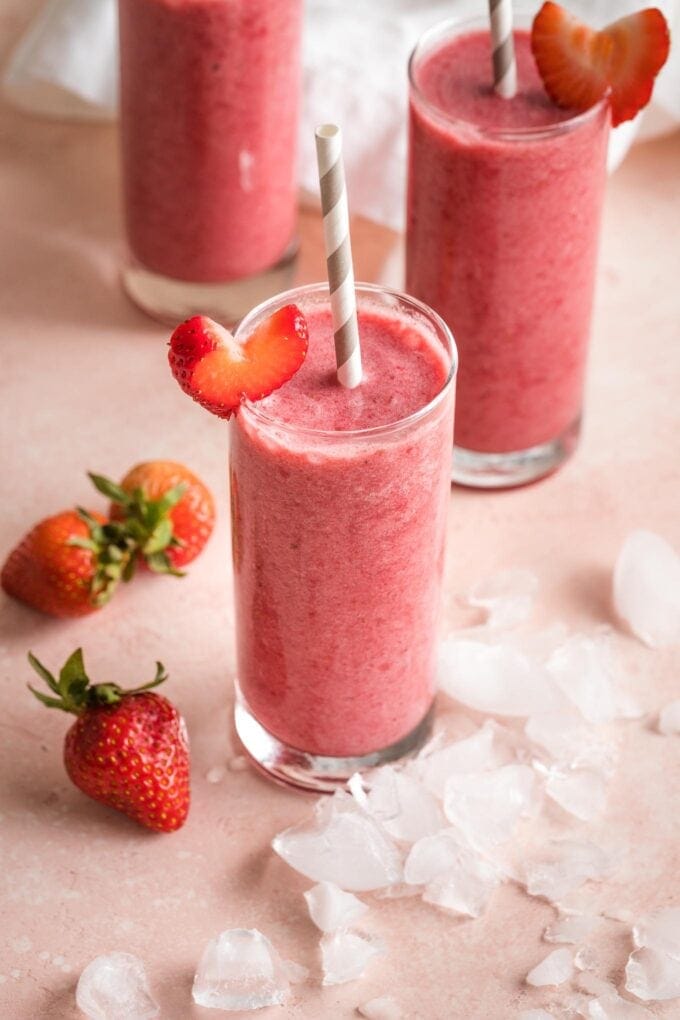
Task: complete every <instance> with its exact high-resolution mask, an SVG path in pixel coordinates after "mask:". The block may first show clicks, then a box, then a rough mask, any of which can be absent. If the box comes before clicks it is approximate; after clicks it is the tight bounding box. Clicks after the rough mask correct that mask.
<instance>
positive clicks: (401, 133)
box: [3, 0, 680, 230]
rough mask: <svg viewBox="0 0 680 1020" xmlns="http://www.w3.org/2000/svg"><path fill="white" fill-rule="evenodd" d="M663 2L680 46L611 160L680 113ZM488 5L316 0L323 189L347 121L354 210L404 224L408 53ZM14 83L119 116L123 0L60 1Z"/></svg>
mask: <svg viewBox="0 0 680 1020" xmlns="http://www.w3.org/2000/svg"><path fill="white" fill-rule="evenodd" d="M656 2H657V3H658V5H659V7H661V8H662V9H663V10H664V13H665V14H666V16H667V17H668V19H669V21H670V22H671V26H672V30H673V27H674V28H675V46H674V48H673V49H672V50H671V57H670V59H669V62H668V64H667V66H666V67H665V68H664V70H663V71H662V73H661V75H660V76H659V79H658V81H657V84H656V88H655V92H654V101H653V103H652V105H651V107H650V108H649V110H647V111H645V112H644V114H643V115H641V116H639V117H637V118H636V119H635V121H633V122H632V123H630V124H624V125H622V127H621V128H617V130H616V131H614V132H613V133H612V147H611V150H610V168H612V167H614V166H616V165H618V163H619V162H620V161H621V159H623V157H624V156H625V153H626V152H627V150H628V147H629V146H630V144H631V143H632V141H633V139H634V137H635V135H636V134H637V133H638V131H639V134H640V137H649V135H650V134H657V133H664V132H667V131H669V130H673V129H674V128H676V127H677V126H678V123H680V0H656ZM567 3H568V6H569V9H570V10H574V12H575V13H577V14H580V15H581V16H582V17H584V18H585V19H587V20H588V21H590V22H591V23H592V24H596V25H597V24H606V23H607V22H608V21H611V20H613V19H614V18H616V17H621V16H622V15H624V14H626V13H629V12H630V11H632V10H635V9H636V7H640V6H643V4H642V2H641V0H567ZM534 6H535V5H534ZM484 9H486V0H307V5H306V12H305V39H304V86H305V101H304V111H303V117H302V125H301V135H300V173H299V181H300V184H301V186H302V187H304V188H305V189H306V190H307V191H309V192H310V194H312V195H316V193H317V190H318V186H317V180H316V157H315V153H314V127H315V125H316V124H318V123H321V122H323V121H336V122H337V123H339V124H341V125H342V126H343V131H344V139H345V164H346V170H347V178H348V187H349V193H350V201H351V206H352V210H353V211H354V212H356V213H360V214H362V215H364V216H367V217H369V218H370V219H373V220H376V221H377V222H379V223H383V224H385V225H387V226H390V227H393V228H395V229H397V230H401V229H402V227H403V219H404V184H405V176H406V120H407V116H406V110H407V80H406V62H407V59H408V55H409V53H410V51H411V49H412V48H413V45H414V43H415V41H416V40H417V38H418V36H419V35H420V33H421V32H422V31H424V30H425V29H426V28H428V27H429V26H430V25H433V24H434V23H435V22H437V21H439V20H441V19H442V18H446V17H452V16H457V17H460V16H468V15H472V14H476V13H480V12H481V11H482V10H484ZM3 85H4V90H5V93H6V95H7V96H8V97H9V98H10V99H12V100H13V101H14V102H15V103H16V104H17V105H19V106H21V107H22V108H23V109H25V110H28V111H31V112H34V113H39V114H43V115H48V116H53V117H62V118H63V117H71V118H78V117H79V118H89V119H92V118H99V119H109V118H111V117H112V116H114V115H115V109H116V96H117V32H116V0H50V2H49V3H48V4H47V6H46V7H45V9H44V10H43V11H42V13H41V14H40V15H39V16H38V18H37V19H36V20H35V21H34V23H33V24H32V25H31V26H30V27H29V29H28V32H27V33H26V35H25V36H24V37H23V39H21V40H20V42H19V44H18V46H17V47H16V49H15V51H14V53H13V55H12V57H11V59H10V62H9V65H8V67H7V70H6V72H5V75H4V80H3ZM642 121H644V123H643V124H642V126H641V122H642Z"/></svg>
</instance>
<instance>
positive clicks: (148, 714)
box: [28, 648, 190, 832]
mask: <svg viewBox="0 0 680 1020" xmlns="http://www.w3.org/2000/svg"><path fill="white" fill-rule="evenodd" d="M28 659H29V662H30V663H31V666H32V667H33V669H34V670H35V671H36V673H38V674H39V675H40V676H41V677H42V678H43V680H45V682H46V683H47V685H48V687H49V688H50V690H51V692H52V694H51V695H47V694H43V693H42V692H41V691H36V690H35V689H34V688H33V687H31V686H30V684H29V688H30V690H31V691H32V692H33V694H35V696H36V698H38V699H39V700H40V701H41V702H42V703H43V704H44V705H47V706H48V707H50V708H60V709H62V710H63V711H64V712H72V713H73V714H74V715H76V716H78V718H77V720H76V721H75V722H74V724H73V726H71V728H70V730H69V731H68V733H67V734H66V738H65V741H64V764H65V766H66V771H67V772H68V775H69V777H70V779H71V781H72V782H73V783H74V784H75V785H76V786H77V787H78V789H79V790H82V791H83V793H86V794H87V795H88V797H92V798H93V799H94V800H98V801H100V802H101V803H102V804H107V805H108V806H109V807H112V808H115V809H116V810H117V811H122V812H123V814H126V815H129V817H130V818H133V819H134V820H135V821H136V822H139V823H140V825H145V826H146V827H147V828H149V829H155V830H156V831H158V832H174V830H175V829H179V828H181V827H182V825H184V822H185V821H186V818H187V815H188V813H189V796H190V794H189V741H188V737H187V732H186V726H185V725H184V720H183V719H182V717H181V715H180V714H179V713H178V712H177V709H176V708H175V707H174V706H173V705H171V704H170V702H169V701H168V700H167V699H166V698H163V697H162V696H161V695H159V694H150V693H148V692H149V691H150V690H151V688H153V687H157V686H158V685H159V684H161V683H163V682H164V681H165V680H167V675H166V673H165V670H164V669H163V666H162V665H161V663H160V662H157V663H156V676H155V677H154V679H153V680H152V681H151V682H150V683H148V684H145V685H144V686H142V687H137V688H135V689H134V690H131V691H125V690H123V689H122V688H120V687H119V686H118V684H91V683H90V680H89V677H88V676H87V673H86V672H85V666H84V664H83V653H82V650H81V649H80V648H78V649H77V650H76V651H75V652H74V653H73V654H72V655H71V656H70V657H69V659H67V661H66V663H65V664H64V666H63V668H62V669H61V672H60V673H59V679H58V680H57V679H55V677H54V676H53V675H52V674H51V673H50V672H49V670H47V669H45V667H44V666H43V665H42V663H40V662H39V661H38V660H37V659H36V658H35V656H34V655H32V654H31V653H29V656H28Z"/></svg>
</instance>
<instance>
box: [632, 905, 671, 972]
mask: <svg viewBox="0 0 680 1020" xmlns="http://www.w3.org/2000/svg"><path fill="white" fill-rule="evenodd" d="M633 941H634V942H635V945H636V946H638V947H639V948H642V947H646V948H648V949H656V950H658V952H660V953H666V955H667V956H672V957H673V959H674V960H680V907H665V908H664V909H663V910H656V911H654V913H653V914H648V915H647V917H643V918H642V919H641V920H640V921H638V922H637V924H635V925H634V926H633Z"/></svg>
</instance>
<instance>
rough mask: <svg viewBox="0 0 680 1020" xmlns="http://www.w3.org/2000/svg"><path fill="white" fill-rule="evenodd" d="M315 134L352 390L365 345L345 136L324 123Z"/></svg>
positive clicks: (342, 376)
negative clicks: (359, 314)
mask: <svg viewBox="0 0 680 1020" xmlns="http://www.w3.org/2000/svg"><path fill="white" fill-rule="evenodd" d="M315 134H316V158H317V162H318V164H319V187H320V189H321V209H322V211H323V236H324V245H325V249H326V271H327V273H328V288H329V290H330V295H331V313H332V316H333V333H334V336H335V362H336V365H337V368H338V382H340V383H341V384H342V385H343V386H346V387H347V389H350V390H351V389H354V387H355V386H358V385H359V383H360V382H361V347H360V346H359V325H358V323H357V299H356V294H355V292H354V268H353V266H352V246H351V244H350V238H349V210H348V207H347V188H346V187H345V169H344V166H343V162H342V135H341V133H340V128H339V127H338V126H337V125H336V124H322V125H321V126H320V127H318V128H317V129H316V133H315Z"/></svg>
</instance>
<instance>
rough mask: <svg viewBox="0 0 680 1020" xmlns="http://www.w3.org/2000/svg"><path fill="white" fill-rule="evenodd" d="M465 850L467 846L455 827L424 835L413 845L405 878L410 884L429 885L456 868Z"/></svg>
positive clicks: (407, 861)
mask: <svg viewBox="0 0 680 1020" xmlns="http://www.w3.org/2000/svg"><path fill="white" fill-rule="evenodd" d="M464 851H466V847H465V846H464V844H463V842H462V840H461V837H460V835H459V833H457V832H456V831H455V830H454V829H444V830H442V832H439V833H437V835H435V836H424V837H423V839H419V840H418V842H417V843H414V845H413V846H412V847H411V850H410V852H409V855H408V857H407V858H406V863H405V865H404V880H405V881H406V882H407V883H408V884H409V885H427V883H428V882H431V881H432V879H434V878H438V877H439V876H440V875H444V874H446V873H447V872H449V871H451V870H452V869H453V868H455V867H456V866H457V864H458V861H459V860H460V855H461V853H463V852H464Z"/></svg>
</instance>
